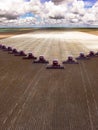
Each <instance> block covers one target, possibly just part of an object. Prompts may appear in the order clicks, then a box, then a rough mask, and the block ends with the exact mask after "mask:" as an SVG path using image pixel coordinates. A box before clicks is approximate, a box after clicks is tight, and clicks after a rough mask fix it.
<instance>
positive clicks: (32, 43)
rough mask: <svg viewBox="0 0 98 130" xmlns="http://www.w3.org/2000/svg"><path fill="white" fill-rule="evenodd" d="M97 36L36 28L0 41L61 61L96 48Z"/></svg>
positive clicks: (97, 45)
mask: <svg viewBox="0 0 98 130" xmlns="http://www.w3.org/2000/svg"><path fill="white" fill-rule="evenodd" d="M97 41H98V36H96V35H93V34H89V33H85V32H79V31H58V30H56V31H53V30H49V31H48V30H36V31H34V32H31V33H26V34H20V35H16V36H13V37H10V38H6V39H2V40H1V41H0V42H1V43H2V44H4V45H6V46H11V47H13V48H16V49H18V50H24V51H25V52H26V53H28V52H33V53H34V54H35V55H36V56H37V57H38V56H39V55H45V57H46V58H47V59H48V60H49V61H52V60H53V59H54V58H57V59H59V61H60V62H61V61H62V60H65V59H66V58H67V57H68V55H72V56H73V57H77V56H78V55H79V53H80V52H84V53H86V54H87V53H88V52H89V51H90V50H93V51H95V52H96V51H97V50H98V42H97Z"/></svg>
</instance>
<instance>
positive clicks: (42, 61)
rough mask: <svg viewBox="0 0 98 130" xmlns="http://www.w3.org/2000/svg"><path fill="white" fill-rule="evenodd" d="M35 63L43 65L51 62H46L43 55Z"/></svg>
mask: <svg viewBox="0 0 98 130" xmlns="http://www.w3.org/2000/svg"><path fill="white" fill-rule="evenodd" d="M33 63H43V64H47V63H49V61H48V60H46V59H45V57H44V56H43V55H40V56H39V59H38V60H34V61H33Z"/></svg>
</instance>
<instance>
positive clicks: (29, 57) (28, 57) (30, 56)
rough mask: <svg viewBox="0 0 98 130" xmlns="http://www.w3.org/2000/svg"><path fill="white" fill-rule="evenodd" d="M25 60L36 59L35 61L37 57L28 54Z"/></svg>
mask: <svg viewBox="0 0 98 130" xmlns="http://www.w3.org/2000/svg"><path fill="white" fill-rule="evenodd" d="M23 59H34V60H36V59H37V57H35V56H34V55H33V54H32V53H28V54H27V56H25V57H23Z"/></svg>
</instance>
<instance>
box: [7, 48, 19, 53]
mask: <svg viewBox="0 0 98 130" xmlns="http://www.w3.org/2000/svg"><path fill="white" fill-rule="evenodd" d="M9 53H10V54H18V53H19V52H18V51H17V49H15V48H14V49H13V50H12V51H11V52H9Z"/></svg>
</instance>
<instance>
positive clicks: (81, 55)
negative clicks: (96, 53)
mask: <svg viewBox="0 0 98 130" xmlns="http://www.w3.org/2000/svg"><path fill="white" fill-rule="evenodd" d="M89 59H90V58H89V57H87V56H86V55H85V54H84V53H83V52H81V53H80V55H79V56H78V57H77V58H76V60H89Z"/></svg>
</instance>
